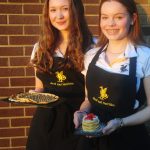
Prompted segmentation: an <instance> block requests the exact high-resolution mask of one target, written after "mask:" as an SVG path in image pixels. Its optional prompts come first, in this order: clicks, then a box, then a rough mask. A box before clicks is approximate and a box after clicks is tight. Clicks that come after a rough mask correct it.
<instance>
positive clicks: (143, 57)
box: [137, 46, 150, 77]
mask: <svg viewBox="0 0 150 150" xmlns="http://www.w3.org/2000/svg"><path fill="white" fill-rule="evenodd" d="M137 52H138V55H139V57H138V62H139V67H140V66H141V68H142V72H143V77H148V76H150V48H149V47H146V46H140V47H139V48H138V51H137ZM137 69H138V68H137Z"/></svg>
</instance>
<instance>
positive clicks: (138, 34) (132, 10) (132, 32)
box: [98, 0, 145, 46]
mask: <svg viewBox="0 0 150 150" xmlns="http://www.w3.org/2000/svg"><path fill="white" fill-rule="evenodd" d="M107 1H117V2H119V3H121V4H122V5H123V6H124V7H125V8H126V10H127V11H128V13H129V15H130V17H131V18H133V15H134V14H136V19H135V21H134V23H133V25H131V26H130V29H129V34H128V37H129V39H130V41H131V42H133V43H134V44H142V43H144V42H145V41H144V38H143V36H142V31H141V27H140V20H139V14H138V10H137V7H136V3H135V2H134V0H101V1H100V5H99V43H98V46H102V45H105V44H106V43H108V39H107V37H106V36H105V35H104V34H103V32H102V31H101V28H100V21H101V7H102V5H103V3H104V2H107Z"/></svg>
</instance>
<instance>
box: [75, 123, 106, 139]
mask: <svg viewBox="0 0 150 150" xmlns="http://www.w3.org/2000/svg"><path fill="white" fill-rule="evenodd" d="M103 128H104V124H101V127H100V128H99V129H98V130H96V131H94V132H86V131H83V129H82V127H79V128H77V129H76V130H75V134H76V135H83V136H92V137H100V136H103V132H102V129H103Z"/></svg>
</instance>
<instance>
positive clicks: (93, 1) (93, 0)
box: [85, 0, 99, 4]
mask: <svg viewBox="0 0 150 150" xmlns="http://www.w3.org/2000/svg"><path fill="white" fill-rule="evenodd" d="M85 3H87V4H98V3H99V0H85Z"/></svg>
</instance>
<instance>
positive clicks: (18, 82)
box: [10, 78, 34, 86]
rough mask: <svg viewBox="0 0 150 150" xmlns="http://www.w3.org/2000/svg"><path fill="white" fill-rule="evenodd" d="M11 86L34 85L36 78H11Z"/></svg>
mask: <svg viewBox="0 0 150 150" xmlns="http://www.w3.org/2000/svg"><path fill="white" fill-rule="evenodd" d="M10 84H11V86H33V85H34V78H11V79H10Z"/></svg>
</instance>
